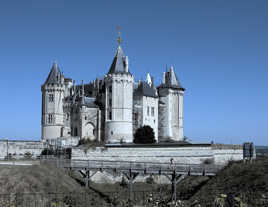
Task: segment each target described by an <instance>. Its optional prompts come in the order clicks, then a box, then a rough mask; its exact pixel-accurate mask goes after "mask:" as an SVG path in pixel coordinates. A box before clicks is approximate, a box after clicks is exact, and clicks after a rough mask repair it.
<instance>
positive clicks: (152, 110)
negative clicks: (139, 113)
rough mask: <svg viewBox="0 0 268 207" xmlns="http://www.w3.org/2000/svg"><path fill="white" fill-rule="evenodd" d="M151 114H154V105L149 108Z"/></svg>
mask: <svg viewBox="0 0 268 207" xmlns="http://www.w3.org/2000/svg"><path fill="white" fill-rule="evenodd" d="M151 115H152V116H154V107H152V108H151Z"/></svg>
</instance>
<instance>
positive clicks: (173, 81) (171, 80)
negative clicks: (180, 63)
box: [160, 66, 185, 91]
mask: <svg viewBox="0 0 268 207" xmlns="http://www.w3.org/2000/svg"><path fill="white" fill-rule="evenodd" d="M163 78H164V80H163V83H162V84H161V85H160V87H164V88H176V89H180V90H183V91H184V90H185V89H184V88H183V87H182V85H181V84H180V82H179V79H178V77H177V75H176V74H175V71H174V68H173V67H172V66H171V67H170V71H168V72H165V73H164V77H163Z"/></svg>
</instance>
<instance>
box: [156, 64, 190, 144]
mask: <svg viewBox="0 0 268 207" xmlns="http://www.w3.org/2000/svg"><path fill="white" fill-rule="evenodd" d="M184 91H185V89H184V88H183V87H182V86H181V84H180V82H179V80H178V78H177V76H176V74H175V72H174V68H173V67H171V68H170V71H168V72H165V73H164V74H163V81H162V84H161V85H160V86H159V87H158V95H159V106H158V110H159V116H158V127H159V130H158V133H159V134H158V136H159V141H160V142H165V141H170V140H173V141H182V140H183V137H184V136H183V97H184Z"/></svg>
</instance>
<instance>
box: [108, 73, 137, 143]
mask: <svg viewBox="0 0 268 207" xmlns="http://www.w3.org/2000/svg"><path fill="white" fill-rule="evenodd" d="M105 81H106V102H105V109H106V122H105V133H106V134H105V135H106V142H107V143H116V142H117V143H119V142H120V141H121V140H122V141H124V142H132V141H133V133H132V132H133V128H132V127H133V126H132V113H133V106H132V104H133V77H132V76H131V75H129V74H112V75H110V74H109V75H108V76H107V77H106V79H105Z"/></svg>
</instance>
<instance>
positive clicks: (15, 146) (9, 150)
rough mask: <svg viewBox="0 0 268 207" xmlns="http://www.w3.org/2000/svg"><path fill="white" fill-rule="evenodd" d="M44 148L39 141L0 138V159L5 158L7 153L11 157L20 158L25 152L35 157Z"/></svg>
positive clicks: (23, 156)
mask: <svg viewBox="0 0 268 207" xmlns="http://www.w3.org/2000/svg"><path fill="white" fill-rule="evenodd" d="M44 148H45V144H44V143H43V142H40V141H20V140H8V141H6V140H0V159H5V158H6V157H7V154H9V157H11V158H16V159H22V158H25V154H26V153H27V154H29V153H30V154H31V155H32V158H36V157H37V156H39V155H40V154H41V152H42V150H43V149H44Z"/></svg>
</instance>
